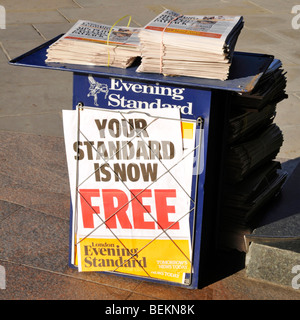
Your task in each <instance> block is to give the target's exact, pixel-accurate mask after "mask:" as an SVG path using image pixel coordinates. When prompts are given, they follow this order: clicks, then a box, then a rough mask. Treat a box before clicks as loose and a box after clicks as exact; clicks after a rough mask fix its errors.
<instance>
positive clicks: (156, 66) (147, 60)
mask: <svg viewBox="0 0 300 320" xmlns="http://www.w3.org/2000/svg"><path fill="white" fill-rule="evenodd" d="M242 27H243V17H241V16H187V15H180V14H179V13H176V12H174V11H171V10H165V11H164V12H162V13H161V14H160V15H158V16H157V17H156V18H155V19H154V20H152V21H151V22H150V23H149V24H148V25H146V26H145V27H144V28H143V29H142V30H141V31H140V32H139V38H140V43H141V51H142V62H141V65H140V66H139V68H138V69H137V71H138V72H150V73H151V72H153V73H162V74H165V75H181V76H191V77H201V78H211V79H220V80H226V79H227V78H228V73H229V68H230V65H231V60H232V55H233V51H234V47H235V44H236V41H237V38H238V35H239V33H240V31H241V29H242Z"/></svg>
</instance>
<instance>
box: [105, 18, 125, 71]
mask: <svg viewBox="0 0 300 320" xmlns="http://www.w3.org/2000/svg"><path fill="white" fill-rule="evenodd" d="M126 17H129V21H128V24H127V27H129V26H130V22H131V16H130V15H128V14H127V15H126V16H124V17H122V18H120V19H119V20H117V21H116V22H115V23H114V24H113V25H112V26H111V28H110V30H109V32H108V35H107V41H106V45H107V46H108V44H109V37H110V34H111V32H112V30H113V27H114V26H115V25H116V24H117V23H119V22H120V21H121V20H123V19H125V18H126ZM107 54H108V58H107V66H108V67H109V64H110V52H109V48H108V49H107Z"/></svg>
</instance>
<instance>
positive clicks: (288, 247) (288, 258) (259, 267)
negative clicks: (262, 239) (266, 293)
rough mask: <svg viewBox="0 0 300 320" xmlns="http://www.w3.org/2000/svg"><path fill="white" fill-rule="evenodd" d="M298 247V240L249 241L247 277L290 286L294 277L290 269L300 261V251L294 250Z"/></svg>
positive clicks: (299, 242)
mask: <svg viewBox="0 0 300 320" xmlns="http://www.w3.org/2000/svg"><path fill="white" fill-rule="evenodd" d="M299 248H300V241H290V242H286V243H281V242H279V243H272V244H269V245H264V244H260V243H255V242H254V243H251V245H250V248H249V252H248V254H247V256H248V257H247V261H248V262H247V264H246V270H247V275H248V277H251V278H256V279H261V280H265V281H269V282H274V283H276V284H280V285H284V286H287V287H289V288H292V280H293V278H294V277H295V274H294V273H292V270H293V268H294V266H296V265H298V264H299V261H300V252H295V249H299ZM298 251H299V250H298ZM299 298H300V297H299Z"/></svg>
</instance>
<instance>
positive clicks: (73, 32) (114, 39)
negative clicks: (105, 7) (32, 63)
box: [46, 20, 140, 68]
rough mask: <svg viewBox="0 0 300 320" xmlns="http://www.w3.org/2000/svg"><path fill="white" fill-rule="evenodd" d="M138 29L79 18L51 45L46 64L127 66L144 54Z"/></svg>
mask: <svg viewBox="0 0 300 320" xmlns="http://www.w3.org/2000/svg"><path fill="white" fill-rule="evenodd" d="M138 31H139V29H138V28H130V27H117V26H116V27H112V26H108V25H104V24H100V23H96V22H91V21H84V20H79V21H78V22H77V23H76V24H75V25H74V26H73V27H72V28H71V29H70V30H69V31H68V32H67V33H66V34H65V35H63V36H62V37H61V38H60V39H58V40H57V41H56V42H54V43H53V44H52V45H51V46H50V47H49V49H48V50H47V59H46V63H53V62H57V63H66V64H81V65H92V66H94V65H95V66H113V67H119V68H127V67H129V66H130V65H131V64H132V63H133V62H134V60H135V59H136V57H138V56H140V49H139V39H138V37H137V33H138Z"/></svg>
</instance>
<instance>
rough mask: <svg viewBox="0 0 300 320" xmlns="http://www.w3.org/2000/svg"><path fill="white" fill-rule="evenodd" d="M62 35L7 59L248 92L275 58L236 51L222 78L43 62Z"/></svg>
mask: <svg viewBox="0 0 300 320" xmlns="http://www.w3.org/2000/svg"><path fill="white" fill-rule="evenodd" d="M61 36H62V35H59V36H57V37H55V38H53V39H51V40H50V41H47V42H45V43H44V44H42V45H40V46H38V47H37V48H34V49H32V50H30V51H29V52H27V53H24V54H23V55H21V56H19V57H17V58H15V59H12V60H11V61H9V63H10V64H11V65H16V66H24V67H35V68H44V69H52V70H62V71H71V72H76V73H84V74H95V75H102V76H108V77H122V78H127V79H134V80H139V81H151V82H153V81H156V82H160V83H165V84H172V85H180V86H189V87H198V88H202V89H204V88H206V89H219V90H227V91H234V92H251V91H252V89H253V88H254V87H255V85H256V83H257V81H258V80H259V78H260V77H261V76H262V75H263V74H264V72H265V71H266V70H267V68H268V67H269V65H270V64H271V62H272V61H273V59H274V57H273V56H272V55H267V54H259V53H246V52H235V53H234V55H233V60H232V64H231V67H230V73H229V77H228V79H227V80H225V81H222V80H217V79H205V78H196V77H183V76H174V77H169V76H164V75H161V74H157V73H138V72H136V69H137V66H136V65H135V66H134V65H133V66H131V67H129V68H127V69H121V68H115V67H100V66H86V65H69V64H51V65H48V64H46V62H45V60H46V52H47V49H48V48H49V46H50V45H51V44H52V43H54V42H55V41H56V40H57V39H59V38H60V37H61Z"/></svg>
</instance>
